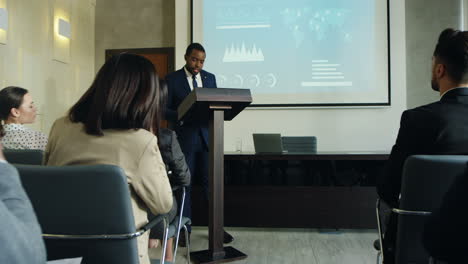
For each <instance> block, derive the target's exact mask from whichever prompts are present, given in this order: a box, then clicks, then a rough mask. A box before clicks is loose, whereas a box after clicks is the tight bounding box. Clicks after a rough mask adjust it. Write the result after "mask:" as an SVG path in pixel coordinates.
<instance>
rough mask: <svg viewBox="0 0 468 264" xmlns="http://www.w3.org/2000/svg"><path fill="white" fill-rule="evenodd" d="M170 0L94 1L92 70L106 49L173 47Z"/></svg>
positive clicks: (172, 3)
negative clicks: (94, 25)
mask: <svg viewBox="0 0 468 264" xmlns="http://www.w3.org/2000/svg"><path fill="white" fill-rule="evenodd" d="M174 15H175V4H174V0H134V1H129V0H98V2H97V6H96V61H95V65H96V71H97V70H99V68H100V67H101V66H102V64H103V63H104V59H105V50H106V49H126V48H129V49H132V48H160V47H174V35H175V26H174V23H175V16H174Z"/></svg>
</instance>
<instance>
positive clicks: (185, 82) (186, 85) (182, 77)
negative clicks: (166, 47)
mask: <svg viewBox="0 0 468 264" xmlns="http://www.w3.org/2000/svg"><path fill="white" fill-rule="evenodd" d="M179 72H180V77H179V78H180V80H181V81H182V83H183V85H182V86H183V87H184V91H185V92H186V94H189V93H190V92H191V90H190V86H189V83H188V80H187V75H186V74H185V70H184V68H183V67H182V69H180V70H179Z"/></svg>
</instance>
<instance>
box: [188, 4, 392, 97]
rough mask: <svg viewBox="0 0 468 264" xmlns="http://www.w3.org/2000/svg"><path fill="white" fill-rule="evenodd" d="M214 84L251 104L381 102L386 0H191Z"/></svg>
mask: <svg viewBox="0 0 468 264" xmlns="http://www.w3.org/2000/svg"><path fill="white" fill-rule="evenodd" d="M192 1H193V2H192V4H193V14H192V26H193V41H194V42H200V43H202V44H203V45H204V47H205V49H206V54H207V58H206V61H205V66H204V69H205V70H207V71H209V72H212V73H214V74H215V75H216V80H217V83H218V87H223V88H248V89H250V90H251V92H252V96H253V104H254V106H365V105H389V104H390V85H389V39H388V38H389V34H388V23H389V22H388V10H387V9H388V2H387V0H236V1H233V0H192Z"/></svg>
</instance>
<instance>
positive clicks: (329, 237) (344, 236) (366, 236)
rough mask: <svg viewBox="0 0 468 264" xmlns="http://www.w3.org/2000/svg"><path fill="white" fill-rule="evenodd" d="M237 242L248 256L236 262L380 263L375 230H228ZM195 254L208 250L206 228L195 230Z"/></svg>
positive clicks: (153, 253) (181, 254) (154, 253)
mask: <svg viewBox="0 0 468 264" xmlns="http://www.w3.org/2000/svg"><path fill="white" fill-rule="evenodd" d="M226 229H227V230H228V232H229V233H231V234H232V235H233V236H234V238H235V240H234V242H232V243H231V244H229V245H230V246H233V247H235V248H236V249H238V250H240V251H242V252H244V253H245V254H247V255H248V257H247V259H245V260H242V261H238V262H234V263H239V264H241V263H242V264H243V263H250V264H276V263H281V264H284V263H307V264H343V263H346V264H371V263H375V262H376V251H375V250H374V248H373V247H372V243H373V242H374V240H375V239H376V238H377V232H376V231H375V230H339V231H336V230H317V229H271V228H268V229H266V228H265V229H263V228H226ZM191 241H192V248H191V250H192V251H196V250H203V249H207V248H208V232H207V228H206V227H194V228H193V230H192V237H191ZM185 250H186V249H185V248H179V250H178V253H177V262H176V263H177V264H179V263H186V259H185ZM160 251H161V250H160V249H159V248H158V249H151V250H150V257H151V258H159V256H160Z"/></svg>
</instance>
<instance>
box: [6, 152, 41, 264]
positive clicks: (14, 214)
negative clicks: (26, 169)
mask: <svg viewBox="0 0 468 264" xmlns="http://www.w3.org/2000/svg"><path fill="white" fill-rule="evenodd" d="M0 219H1V220H0V223H1V227H0V245H1V246H0V263H9V264H15V263H18V264H21V263H28V264H29V263H30V264H36V263H37V264H39V263H41V264H44V263H46V250H45V246H44V241H43V240H42V231H41V228H40V226H39V223H38V222H37V218H36V215H35V214H34V210H33V208H32V205H31V202H30V201H29V198H28V196H27V195H26V193H25V192H24V189H23V186H21V182H20V178H19V176H18V172H17V171H16V169H15V168H14V167H13V166H11V165H10V164H8V163H7V162H6V160H5V157H4V156H3V151H2V145H1V143H0Z"/></svg>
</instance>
